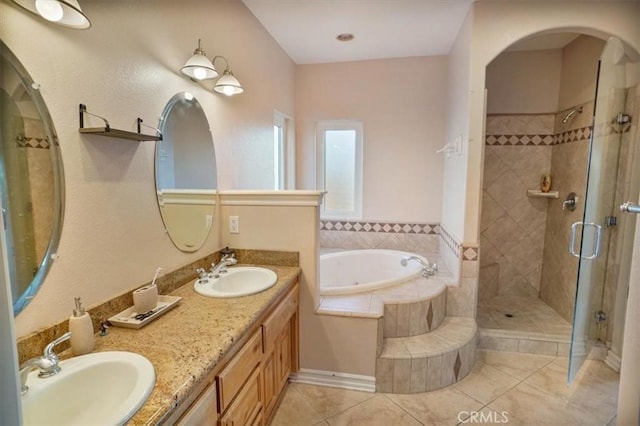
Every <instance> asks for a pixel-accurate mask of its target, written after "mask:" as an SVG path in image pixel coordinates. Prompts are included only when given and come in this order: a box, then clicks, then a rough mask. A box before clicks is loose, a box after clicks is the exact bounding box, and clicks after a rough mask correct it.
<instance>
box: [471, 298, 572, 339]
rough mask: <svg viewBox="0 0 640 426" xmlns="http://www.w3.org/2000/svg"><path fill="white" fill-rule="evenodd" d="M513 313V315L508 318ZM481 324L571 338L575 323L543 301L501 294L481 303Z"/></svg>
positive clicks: (491, 327) (495, 327) (479, 315)
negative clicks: (572, 324) (571, 322)
mask: <svg viewBox="0 0 640 426" xmlns="http://www.w3.org/2000/svg"><path fill="white" fill-rule="evenodd" d="M507 314H509V315H511V317H507V316H506V315H507ZM477 321H478V327H480V328H483V329H499V330H514V331H519V332H525V333H527V332H530V333H539V334H540V333H542V334H546V335H551V336H555V337H559V338H566V339H569V338H570V337H571V324H570V323H568V322H567V321H566V320H565V319H564V318H562V317H561V316H560V315H559V314H558V313H557V312H556V311H554V310H553V308H551V307H550V306H549V305H547V304H546V303H544V302H543V301H542V300H540V299H537V298H529V297H516V296H497V297H494V298H491V299H489V300H487V301H481V302H479V303H478V317H477Z"/></svg>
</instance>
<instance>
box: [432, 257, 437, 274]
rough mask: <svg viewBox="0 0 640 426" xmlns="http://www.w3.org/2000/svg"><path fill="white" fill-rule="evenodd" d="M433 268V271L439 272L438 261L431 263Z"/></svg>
mask: <svg viewBox="0 0 640 426" xmlns="http://www.w3.org/2000/svg"><path fill="white" fill-rule="evenodd" d="M431 269H433V272H438V262H437V261H435V260H434V261H433V263H432V264H431Z"/></svg>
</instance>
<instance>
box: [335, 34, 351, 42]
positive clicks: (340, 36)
mask: <svg viewBox="0 0 640 426" xmlns="http://www.w3.org/2000/svg"><path fill="white" fill-rule="evenodd" d="M354 38H355V36H354V35H353V34H351V33H342V34H338V35H337V36H336V40H338V41H351V40H353V39H354Z"/></svg>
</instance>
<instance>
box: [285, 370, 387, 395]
mask: <svg viewBox="0 0 640 426" xmlns="http://www.w3.org/2000/svg"><path fill="white" fill-rule="evenodd" d="M289 380H290V381H291V383H306V384H309V385H317V386H327V387H332V388H342V389H351V390H358V391H364V392H372V393H373V392H375V391H376V378H375V377H372V376H361V375H358V374H348V373H338V372H335V371H325V370H312V369H308V368H301V369H300V371H299V372H297V373H294V374H292V375H291V376H289Z"/></svg>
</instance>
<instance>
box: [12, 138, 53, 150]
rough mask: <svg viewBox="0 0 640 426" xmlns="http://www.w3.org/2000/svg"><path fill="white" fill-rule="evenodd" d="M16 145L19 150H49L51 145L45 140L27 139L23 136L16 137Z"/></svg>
mask: <svg viewBox="0 0 640 426" xmlns="http://www.w3.org/2000/svg"><path fill="white" fill-rule="evenodd" d="M16 143H17V145H18V146H19V147H20V148H39V149H49V148H50V147H51V144H50V143H49V140H48V139H47V138H29V137H25V136H18V138H17V140H16Z"/></svg>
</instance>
